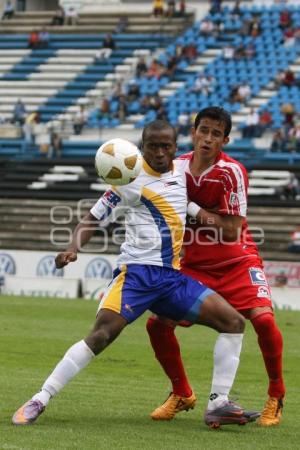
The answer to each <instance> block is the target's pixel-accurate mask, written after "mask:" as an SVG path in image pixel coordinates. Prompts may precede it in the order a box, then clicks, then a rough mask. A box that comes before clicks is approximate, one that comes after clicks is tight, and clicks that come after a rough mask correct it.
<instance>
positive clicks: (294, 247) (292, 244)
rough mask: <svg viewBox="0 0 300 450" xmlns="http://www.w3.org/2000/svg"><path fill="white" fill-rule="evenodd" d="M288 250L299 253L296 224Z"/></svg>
mask: <svg viewBox="0 0 300 450" xmlns="http://www.w3.org/2000/svg"><path fill="white" fill-rule="evenodd" d="M288 251H289V252H290V253H300V226H298V227H297V228H296V229H295V231H294V232H293V233H292V235H291V242H290V244H289V245H288Z"/></svg>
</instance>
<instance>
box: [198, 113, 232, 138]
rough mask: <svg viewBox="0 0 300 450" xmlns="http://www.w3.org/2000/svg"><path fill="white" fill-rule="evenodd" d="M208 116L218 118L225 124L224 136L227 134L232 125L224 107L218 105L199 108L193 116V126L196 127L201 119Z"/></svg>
mask: <svg viewBox="0 0 300 450" xmlns="http://www.w3.org/2000/svg"><path fill="white" fill-rule="evenodd" d="M205 117H208V118H209V119H213V120H218V121H219V122H223V123H224V124H225V130H224V136H225V137H227V136H229V133H230V131H231V127H232V121H231V116H230V114H229V112H228V111H226V109H223V108H220V107H219V106H209V107H208V108H204V109H201V111H199V112H198V114H197V115H196V117H195V122H194V127H195V129H197V127H198V125H199V123H200V121H201V119H204V118H205Z"/></svg>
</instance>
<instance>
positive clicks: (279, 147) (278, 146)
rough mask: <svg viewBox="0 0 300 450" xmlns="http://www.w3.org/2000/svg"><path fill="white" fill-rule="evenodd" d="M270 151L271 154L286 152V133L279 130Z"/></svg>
mask: <svg viewBox="0 0 300 450" xmlns="http://www.w3.org/2000/svg"><path fill="white" fill-rule="evenodd" d="M270 150H271V152H285V151H286V139H285V136H284V131H283V130H282V129H281V128H278V129H277V130H276V131H275V133H274V134H273V138H272V142H271V146H270Z"/></svg>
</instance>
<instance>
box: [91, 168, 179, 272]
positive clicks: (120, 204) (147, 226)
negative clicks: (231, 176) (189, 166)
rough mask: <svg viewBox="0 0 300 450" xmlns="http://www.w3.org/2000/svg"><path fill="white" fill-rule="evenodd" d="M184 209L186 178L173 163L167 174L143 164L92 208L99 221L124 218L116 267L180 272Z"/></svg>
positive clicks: (106, 193) (113, 187)
mask: <svg viewBox="0 0 300 450" xmlns="http://www.w3.org/2000/svg"><path fill="white" fill-rule="evenodd" d="M186 209H187V192H186V178H185V173H184V172H183V171H179V170H178V169H177V162H176V161H174V163H173V170H172V171H170V172H167V173H163V174H161V173H158V172H156V171H154V170H153V169H152V168H151V167H150V166H149V165H148V164H147V163H146V161H144V163H143V168H142V170H141V173H140V175H139V176H138V177H137V178H136V180H135V181H133V182H132V183H130V184H128V185H126V186H118V187H115V186H112V187H111V189H109V190H107V191H106V192H105V193H104V194H103V196H102V197H101V198H100V199H99V200H98V201H97V203H96V204H95V205H94V206H93V207H92V209H91V214H92V215H93V216H94V217H96V218H97V219H98V220H99V221H100V222H101V221H103V223H105V222H106V221H107V220H114V218H116V217H117V216H118V214H120V213H122V214H124V215H125V231H126V232H125V242H124V243H123V244H122V246H121V255H120V256H119V258H118V265H122V264H147V265H157V266H165V267H172V268H174V269H179V267H180V263H179V253H180V250H181V246H182V241H183V234H184V227H185V219H186Z"/></svg>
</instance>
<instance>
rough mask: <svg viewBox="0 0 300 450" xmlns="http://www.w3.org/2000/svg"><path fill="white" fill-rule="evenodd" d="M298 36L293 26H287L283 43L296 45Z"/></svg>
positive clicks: (289, 45) (288, 45) (287, 45)
mask: <svg viewBox="0 0 300 450" xmlns="http://www.w3.org/2000/svg"><path fill="white" fill-rule="evenodd" d="M295 43H296V38H295V33H294V30H293V29H292V28H287V29H286V30H285V32H284V34H283V45H284V46H285V47H291V46H292V45H295Z"/></svg>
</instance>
